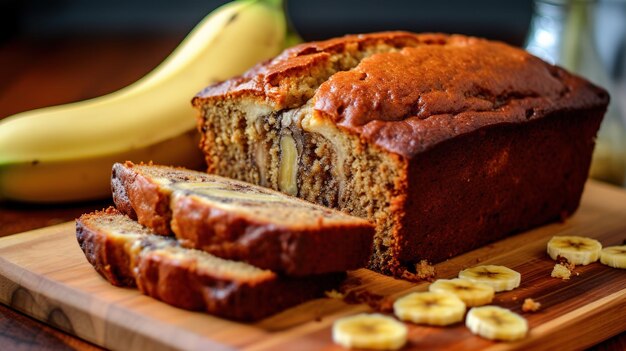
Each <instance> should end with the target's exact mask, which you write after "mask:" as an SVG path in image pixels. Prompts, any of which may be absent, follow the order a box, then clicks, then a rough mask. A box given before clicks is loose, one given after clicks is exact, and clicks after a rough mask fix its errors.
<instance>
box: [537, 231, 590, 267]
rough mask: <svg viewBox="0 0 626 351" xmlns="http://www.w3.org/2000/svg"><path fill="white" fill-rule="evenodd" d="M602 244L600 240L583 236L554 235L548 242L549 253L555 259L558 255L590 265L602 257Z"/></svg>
mask: <svg viewBox="0 0 626 351" xmlns="http://www.w3.org/2000/svg"><path fill="white" fill-rule="evenodd" d="M600 250H602V244H600V242H599V241H598V240H595V239H591V238H585V237H582V236H554V237H552V239H550V241H549V242H548V255H550V258H552V259H553V260H556V259H557V257H558V256H562V257H565V258H567V260H568V261H569V262H570V263H572V264H575V265H583V266H584V265H588V264H589V263H591V262H595V261H597V260H598V258H599V257H600Z"/></svg>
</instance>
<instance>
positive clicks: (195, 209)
mask: <svg viewBox="0 0 626 351" xmlns="http://www.w3.org/2000/svg"><path fill="white" fill-rule="evenodd" d="M171 205H172V218H173V220H172V229H173V231H174V232H175V233H176V237H177V238H178V239H179V240H180V241H181V243H183V245H186V246H189V247H193V248H197V249H201V250H204V251H207V252H210V253H212V254H214V255H216V256H220V257H224V258H230V259H233V260H242V261H246V262H248V263H250V264H252V265H254V266H257V267H260V268H265V269H270V270H275V271H280V272H284V273H285V274H287V275H292V276H304V275H311V274H319V273H327V272H336V271H345V270H352V269H357V268H361V267H364V266H365V265H366V264H367V261H368V259H369V255H370V252H371V246H372V239H373V236H374V229H373V227H372V226H371V225H368V224H360V225H359V224H355V225H332V226H331V225H328V224H324V225H323V228H322V229H318V228H303V229H300V230H296V229H292V228H284V227H281V226H279V225H273V224H272V223H261V222H255V221H254V220H253V219H250V218H246V217H245V216H242V215H240V214H237V213H233V212H231V211H224V210H222V209H219V208H213V207H211V206H210V205H209V204H207V203H204V202H201V201H199V200H197V199H195V198H194V197H190V196H181V197H177V198H176V199H175V200H174V201H172V204H171Z"/></svg>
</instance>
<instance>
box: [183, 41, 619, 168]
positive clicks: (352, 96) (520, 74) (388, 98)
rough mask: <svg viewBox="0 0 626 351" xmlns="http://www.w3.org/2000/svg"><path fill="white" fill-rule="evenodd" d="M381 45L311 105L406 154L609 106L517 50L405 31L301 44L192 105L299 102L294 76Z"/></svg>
mask: <svg viewBox="0 0 626 351" xmlns="http://www.w3.org/2000/svg"><path fill="white" fill-rule="evenodd" d="M383 44H384V45H389V46H392V47H396V48H397V50H395V51H393V52H381V53H376V54H374V55H372V56H369V57H366V58H364V59H362V60H361V61H360V63H359V64H358V65H357V66H356V67H354V68H352V69H349V70H343V71H342V70H339V72H337V73H334V74H333V75H332V76H330V78H329V79H328V80H326V81H325V82H323V83H322V84H321V86H319V89H317V91H316V92H315V94H314V96H312V101H313V104H314V109H315V111H316V113H318V114H319V115H320V116H323V117H324V118H328V119H330V120H331V121H333V123H335V124H336V125H338V126H339V127H340V128H342V129H344V130H346V131H348V132H351V133H355V134H357V135H359V136H360V137H361V138H364V139H366V140H367V141H368V142H370V143H372V144H374V145H377V146H379V147H381V148H382V149H384V150H387V151H390V152H393V153H396V154H399V155H402V156H404V157H407V158H411V157H413V156H415V155H416V154H417V153H419V152H422V151H425V150H427V149H429V148H431V147H432V146H434V145H436V144H438V143H440V142H443V141H445V140H447V139H450V138H453V137H455V136H458V135H462V134H465V133H469V132H472V131H474V130H478V129H480V128H483V127H485V126H489V125H496V124H501V123H515V124H517V123H524V122H527V121H530V120H535V119H539V118H543V117H544V116H546V115H548V114H550V113H552V112H554V111H558V110H563V109H579V108H602V107H603V106H606V105H607V104H608V94H607V93H606V91H604V90H603V89H601V88H599V87H596V86H594V85H592V84H591V83H589V82H587V81H585V80H583V79H581V78H579V77H576V76H574V75H571V74H569V73H567V72H565V71H564V70H562V69H560V68H558V67H555V66H552V65H549V64H547V63H545V62H543V61H541V60H540V59H538V58H536V57H534V56H532V55H530V54H528V53H526V52H525V51H523V50H521V49H517V48H513V47H511V46H508V45H505V44H503V43H499V42H493V41H487V40H484V39H479V38H473V37H465V36H460V35H450V36H447V35H442V34H412V33H407V32H384V33H374V34H366V35H350V36H345V37H342V38H337V39H331V40H328V41H322V42H313V43H305V44H301V45H298V46H296V47H294V48H291V49H288V50H286V51H285V52H283V53H282V54H281V55H279V56H278V57H276V58H275V59H274V60H271V61H268V62H265V63H263V64H260V65H258V66H257V67H255V68H254V69H252V70H250V71H249V72H247V73H246V74H244V75H243V76H242V77H238V78H234V79H232V80H229V81H226V82H223V83H219V84H216V85H213V86H209V87H208V88H206V89H205V90H203V91H202V92H200V93H199V94H198V95H197V96H196V98H194V101H193V103H194V105H195V106H196V107H199V106H201V105H202V104H203V103H206V102H207V101H210V100H221V99H231V98H236V97H248V98H253V99H258V100H260V101H264V102H265V103H267V104H269V105H271V106H272V107H273V108H274V109H275V110H280V109H284V108H291V107H297V106H301V105H302V104H304V102H305V101H306V99H308V98H311V97H310V96H306V95H304V96H300V95H298V94H295V93H294V92H293V91H292V89H293V86H294V84H293V80H296V81H299V82H303V81H304V80H305V79H307V77H309V76H310V75H312V74H316V72H315V68H316V67H321V66H324V65H327V64H329V62H330V61H332V60H333V54H334V53H337V52H342V51H345V50H349V49H351V50H354V46H356V47H357V48H356V50H357V51H358V50H361V51H362V50H364V48H365V47H367V46H376V45H383ZM298 77H299V78H298Z"/></svg>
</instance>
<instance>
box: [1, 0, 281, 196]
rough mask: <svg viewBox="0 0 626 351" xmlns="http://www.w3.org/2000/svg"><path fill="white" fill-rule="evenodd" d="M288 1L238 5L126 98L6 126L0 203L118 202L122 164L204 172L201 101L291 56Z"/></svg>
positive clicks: (213, 19)
mask: <svg viewBox="0 0 626 351" xmlns="http://www.w3.org/2000/svg"><path fill="white" fill-rule="evenodd" d="M280 5H281V1H280V0H238V1H234V2H231V3H228V4H226V5H224V6H222V7H220V8H219V9H216V10H215V11H213V12H212V13H211V14H209V15H208V16H207V17H206V18H205V19H204V20H202V22H200V24H198V25H197V27H196V28H195V29H194V30H193V31H192V32H191V33H190V34H189V35H188V36H187V38H185V40H184V41H183V42H182V43H181V44H180V46H178V47H177V48H176V50H175V51H174V52H173V53H172V54H171V55H170V56H169V57H168V58H167V59H166V60H165V61H164V62H163V63H162V64H161V65H159V66H158V67H157V68H155V69H154V70H153V71H152V72H150V73H149V74H148V75H146V76H145V77H144V78H142V79H140V80H139V81H137V82H136V83H134V84H132V85H130V86H128V87H126V88H123V89H121V90H119V91H117V92H114V93H111V94H109V95H105V96H102V97H98V98H95V99H91V100H86V101H81V102H77V103H72V104H67V105H61V106H54V107H48V108H43V109H38V110H33V111H29V112H24V113H20V114H17V115H14V116H10V117H8V118H5V119H3V120H1V121H0V199H3V198H5V199H13V200H18V201H30V202H61V201H78V200H88V199H98V198H106V197H108V196H110V185H109V178H110V172H111V166H112V164H113V163H114V162H119V161H125V160H132V161H136V162H137V161H150V160H152V161H155V162H158V163H162V164H171V165H179V166H187V167H199V166H200V164H201V163H202V157H201V155H200V152H199V150H198V147H197V134H198V133H197V132H196V131H195V118H194V116H195V113H194V111H193V109H192V108H191V105H190V100H191V98H192V97H193V95H194V94H196V93H197V92H198V91H200V90H201V89H202V88H204V87H205V86H206V85H208V84H210V83H213V82H215V81H220V80H225V79H228V78H230V77H232V76H235V75H238V74H241V73H243V72H244V71H245V70H247V69H248V68H250V67H251V66H252V65H254V64H256V63H257V62H259V61H261V60H265V59H268V58H270V57H272V56H274V55H276V54H278V53H279V52H280V50H282V49H283V47H284V44H285V40H286V19H285V15H284V12H283V10H282V7H281V6H280Z"/></svg>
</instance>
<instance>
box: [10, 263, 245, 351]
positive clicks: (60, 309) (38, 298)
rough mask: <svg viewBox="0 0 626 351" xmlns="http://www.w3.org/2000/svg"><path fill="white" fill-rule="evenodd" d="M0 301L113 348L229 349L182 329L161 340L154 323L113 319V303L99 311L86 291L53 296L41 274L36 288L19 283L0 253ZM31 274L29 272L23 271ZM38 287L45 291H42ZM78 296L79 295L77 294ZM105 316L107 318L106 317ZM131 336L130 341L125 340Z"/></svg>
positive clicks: (26, 313)
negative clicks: (70, 296) (68, 298)
mask: <svg viewBox="0 0 626 351" xmlns="http://www.w3.org/2000/svg"><path fill="white" fill-rule="evenodd" d="M0 261H4V262H0V263H1V264H0V303H2V304H3V305H5V306H7V307H9V308H12V309H14V310H16V311H19V312H21V313H24V314H25V315H27V316H30V317H32V318H34V319H37V320H39V321H41V322H42V323H45V324H47V325H49V326H51V327H53V328H56V329H59V330H61V331H63V332H66V333H68V334H71V335H74V336H76V337H79V338H81V339H84V340H86V341H89V342H91V343H93V344H96V345H99V346H101V347H105V348H108V349H112V350H124V349H128V348H129V345H131V348H132V349H146V350H157V351H161V350H163V351H170V350H207V349H210V350H232V349H233V348H232V347H229V346H228V345H224V344H219V343H216V342H215V341H212V340H208V339H206V338H204V337H202V336H201V335H197V334H194V333H192V332H185V331H182V330H178V331H177V332H183V333H182V334H184V335H177V336H178V337H177V338H176V340H163V339H164V338H163V337H162V336H161V335H159V328H158V327H154V329H155V330H154V331H152V332H150V331H148V330H147V329H151V328H153V327H151V326H149V325H148V323H146V324H143V323H138V325H137V326H136V328H135V329H132V328H128V327H126V326H125V325H123V324H121V323H116V321H119V318H113V316H114V315H116V314H117V315H118V316H121V315H122V314H121V313H119V311H117V310H118V309H119V308H118V307H116V306H114V305H112V304H107V305H101V306H99V309H98V310H99V312H98V313H94V311H93V310H90V308H89V307H90V306H92V303H91V301H90V300H91V298H90V296H88V294H85V296H82V297H83V298H82V299H71V301H73V303H68V302H65V301H63V300H62V299H60V298H59V297H58V296H55V293H54V291H55V290H56V289H44V287H45V286H46V285H53V284H58V283H56V282H54V281H50V280H48V279H46V278H41V279H40V280H41V282H40V283H39V284H38V287H37V289H34V288H32V287H28V286H24V285H23V284H21V283H20V281H21V280H24V279H23V277H20V276H16V275H15V274H12V272H11V270H10V269H6V267H13V266H14V265H13V263H11V262H8V261H6V260H4V259H3V258H2V257H0ZM26 274H31V273H26ZM37 290H44V291H48V292H49V293H41V292H39V291H37ZM77 297H79V296H77ZM107 317H108V318H107ZM139 317H140V318H138V320H139V321H140V322H144V321H143V319H146V321H145V322H149V321H147V317H145V316H139ZM129 339H130V340H132V341H131V342H130V343H129V341H128V340H129ZM180 340H186V341H187V342H186V343H184V344H177V343H176V342H177V341H180Z"/></svg>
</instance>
